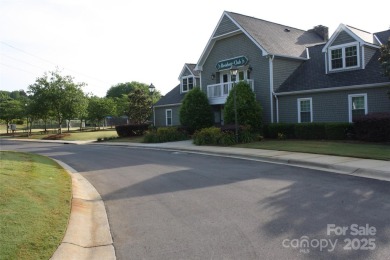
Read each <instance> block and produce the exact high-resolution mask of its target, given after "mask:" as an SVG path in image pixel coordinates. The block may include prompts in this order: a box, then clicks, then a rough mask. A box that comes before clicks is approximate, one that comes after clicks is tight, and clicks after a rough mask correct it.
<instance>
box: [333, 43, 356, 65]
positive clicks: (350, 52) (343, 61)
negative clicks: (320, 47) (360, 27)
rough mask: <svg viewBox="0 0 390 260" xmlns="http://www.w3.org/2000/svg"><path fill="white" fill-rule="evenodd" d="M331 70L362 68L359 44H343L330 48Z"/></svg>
mask: <svg viewBox="0 0 390 260" xmlns="http://www.w3.org/2000/svg"><path fill="white" fill-rule="evenodd" d="M328 59H329V62H328V64H329V70H330V71H337V70H343V69H352V68H358V67H359V66H360V52H359V44H358V43H353V44H350V43H348V44H343V45H338V46H333V47H330V48H329V52H328Z"/></svg>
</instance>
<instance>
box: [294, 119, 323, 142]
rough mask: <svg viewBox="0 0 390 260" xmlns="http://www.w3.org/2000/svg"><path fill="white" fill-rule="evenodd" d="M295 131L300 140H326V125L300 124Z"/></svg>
mask: <svg viewBox="0 0 390 260" xmlns="http://www.w3.org/2000/svg"><path fill="white" fill-rule="evenodd" d="M294 129H295V131H294V132H295V137H296V138H298V139H317V140H320V139H326V134H325V124H324V123H300V124H296V125H295V127H294Z"/></svg>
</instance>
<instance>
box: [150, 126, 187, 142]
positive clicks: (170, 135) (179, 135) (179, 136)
mask: <svg viewBox="0 0 390 260" xmlns="http://www.w3.org/2000/svg"><path fill="white" fill-rule="evenodd" d="M187 139H188V135H187V134H186V133H185V132H184V131H181V130H179V129H178V128H177V127H160V128H158V129H157V131H148V132H147V133H146V134H145V137H144V142H145V143H165V142H174V141H182V140H187Z"/></svg>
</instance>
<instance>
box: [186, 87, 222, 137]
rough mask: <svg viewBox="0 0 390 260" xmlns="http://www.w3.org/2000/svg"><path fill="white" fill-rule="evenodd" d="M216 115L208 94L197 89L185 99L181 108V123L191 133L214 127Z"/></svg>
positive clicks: (190, 92) (191, 91)
mask: <svg viewBox="0 0 390 260" xmlns="http://www.w3.org/2000/svg"><path fill="white" fill-rule="evenodd" d="M213 120H214V115H213V112H212V108H211V106H210V104H209V100H208V98H207V95H206V93H204V92H203V91H202V90H201V89H200V88H198V87H195V88H193V89H192V90H190V91H189V92H188V93H187V94H186V95H185V97H184V99H183V103H182V105H181V106H180V123H181V124H182V125H183V126H185V127H186V128H187V130H188V131H189V132H190V133H194V132H195V131H196V130H199V129H202V128H205V127H210V126H212V125H213Z"/></svg>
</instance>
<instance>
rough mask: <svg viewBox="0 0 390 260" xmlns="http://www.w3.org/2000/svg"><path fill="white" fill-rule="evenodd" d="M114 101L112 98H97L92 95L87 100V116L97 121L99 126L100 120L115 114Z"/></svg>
mask: <svg viewBox="0 0 390 260" xmlns="http://www.w3.org/2000/svg"><path fill="white" fill-rule="evenodd" d="M115 110H116V107H115V102H114V101H113V99H112V98H99V97H96V96H92V97H90V98H89V102H88V118H89V119H91V120H94V121H96V122H97V124H98V126H99V128H100V123H101V121H102V120H103V119H104V118H105V117H107V116H112V115H114V114H115Z"/></svg>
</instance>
